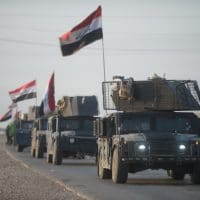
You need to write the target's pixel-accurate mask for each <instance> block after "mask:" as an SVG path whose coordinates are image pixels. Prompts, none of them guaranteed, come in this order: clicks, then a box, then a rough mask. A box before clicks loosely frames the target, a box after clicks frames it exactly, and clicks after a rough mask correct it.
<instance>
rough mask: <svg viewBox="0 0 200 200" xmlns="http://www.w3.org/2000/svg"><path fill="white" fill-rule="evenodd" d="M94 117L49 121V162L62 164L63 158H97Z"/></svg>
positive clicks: (59, 118) (54, 118)
mask: <svg viewBox="0 0 200 200" xmlns="http://www.w3.org/2000/svg"><path fill="white" fill-rule="evenodd" d="M94 120H95V117H92V116H69V117H63V116H60V115H55V116H52V117H50V118H49V119H48V132H47V135H46V137H47V162H48V163H51V162H53V164H55V165H59V164H61V163H62V158H63V157H69V156H78V157H79V158H83V157H84V156H85V155H91V156H96V152H97V143H96V137H95V136H94V135H93V122H94Z"/></svg>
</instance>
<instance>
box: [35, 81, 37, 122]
mask: <svg viewBox="0 0 200 200" xmlns="http://www.w3.org/2000/svg"><path fill="white" fill-rule="evenodd" d="M35 81H36V98H35V119H36V118H37V79H35Z"/></svg>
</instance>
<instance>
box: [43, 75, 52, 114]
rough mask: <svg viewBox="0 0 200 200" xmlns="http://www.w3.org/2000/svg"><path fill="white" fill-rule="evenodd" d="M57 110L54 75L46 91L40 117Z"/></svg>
mask: <svg viewBox="0 0 200 200" xmlns="http://www.w3.org/2000/svg"><path fill="white" fill-rule="evenodd" d="M54 110H55V97H54V73H53V74H52V75H51V77H50V79H49V81H48V85H47V88H46V90H45V94H44V98H43V100H42V103H41V105H40V110H39V114H40V116H43V115H48V114H50V113H51V112H53V111H54Z"/></svg>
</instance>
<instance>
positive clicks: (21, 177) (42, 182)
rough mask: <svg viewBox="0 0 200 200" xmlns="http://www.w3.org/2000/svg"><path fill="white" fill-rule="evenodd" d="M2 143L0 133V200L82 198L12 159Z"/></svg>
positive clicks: (2, 139)
mask: <svg viewBox="0 0 200 200" xmlns="http://www.w3.org/2000/svg"><path fill="white" fill-rule="evenodd" d="M4 144H5V141H4V136H2V135H0V199H1V200H64V199H65V200H66V199H73V200H82V198H80V197H78V196H76V194H74V193H72V192H70V191H67V190H66V188H64V187H62V186H60V185H58V184H56V183H55V182H53V181H51V180H49V179H47V178H46V177H44V176H41V175H39V174H37V173H35V172H34V171H32V170H31V169H29V168H26V167H25V166H23V165H22V164H21V163H20V162H18V161H16V160H13V159H12V158H11V157H10V156H8V154H7V153H6V151H5V145H4Z"/></svg>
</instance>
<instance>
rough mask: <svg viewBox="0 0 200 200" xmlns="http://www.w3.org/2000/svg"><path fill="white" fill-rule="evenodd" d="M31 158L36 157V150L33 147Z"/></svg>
mask: <svg viewBox="0 0 200 200" xmlns="http://www.w3.org/2000/svg"><path fill="white" fill-rule="evenodd" d="M31 156H32V157H35V149H34V148H32V147H31Z"/></svg>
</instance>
